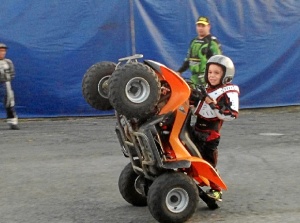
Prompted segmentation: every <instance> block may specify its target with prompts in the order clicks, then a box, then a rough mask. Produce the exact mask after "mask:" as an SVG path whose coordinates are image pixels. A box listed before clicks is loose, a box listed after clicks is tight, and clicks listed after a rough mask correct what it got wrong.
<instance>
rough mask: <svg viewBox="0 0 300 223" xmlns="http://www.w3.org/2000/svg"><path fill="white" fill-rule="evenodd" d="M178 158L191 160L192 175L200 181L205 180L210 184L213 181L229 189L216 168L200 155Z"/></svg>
mask: <svg viewBox="0 0 300 223" xmlns="http://www.w3.org/2000/svg"><path fill="white" fill-rule="evenodd" d="M178 160H187V161H190V162H191V170H192V171H191V172H192V177H193V178H194V179H195V180H196V181H198V182H199V183H200V182H204V183H205V184H206V185H207V186H209V184H210V183H209V182H213V183H215V184H216V185H218V186H219V187H221V188H222V189H224V190H227V186H226V184H225V183H224V181H223V180H222V179H221V177H220V175H219V174H218V173H217V171H216V170H215V168H213V167H212V165H210V164H209V163H208V162H207V161H205V160H204V159H202V158H199V157H194V156H192V157H186V158H181V159H178Z"/></svg>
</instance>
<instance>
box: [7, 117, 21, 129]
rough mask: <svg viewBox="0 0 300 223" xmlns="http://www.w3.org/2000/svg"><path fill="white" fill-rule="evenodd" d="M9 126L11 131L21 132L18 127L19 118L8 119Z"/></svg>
mask: <svg viewBox="0 0 300 223" xmlns="http://www.w3.org/2000/svg"><path fill="white" fill-rule="evenodd" d="M7 124H8V125H9V128H10V129H11V130H20V128H19V126H18V118H17V117H16V118H8V119H7Z"/></svg>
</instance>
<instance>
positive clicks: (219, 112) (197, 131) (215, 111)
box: [193, 84, 239, 191]
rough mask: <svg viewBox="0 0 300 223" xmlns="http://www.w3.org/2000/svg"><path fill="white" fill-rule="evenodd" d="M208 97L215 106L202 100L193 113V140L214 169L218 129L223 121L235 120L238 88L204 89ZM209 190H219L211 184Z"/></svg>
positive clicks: (218, 138)
mask: <svg viewBox="0 0 300 223" xmlns="http://www.w3.org/2000/svg"><path fill="white" fill-rule="evenodd" d="M206 91H207V93H208V95H209V96H210V97H211V98H212V99H215V100H216V102H217V105H215V108H211V106H210V105H208V104H207V103H206V102H205V99H202V100H201V101H200V102H199V103H198V105H197V107H196V110H195V112H194V114H195V115H196V116H197V120H196V123H195V126H194V131H193V138H194V142H195V144H196V146H197V148H198V149H199V151H200V153H201V155H202V158H203V159H204V160H206V161H207V162H209V163H210V164H211V165H212V166H213V167H216V165H217V161H218V148H217V147H218V145H219V142H220V136H221V135H220V129H221V127H222V125H223V122H224V121H231V120H234V119H236V118H237V116H238V110H239V87H238V86H236V85H233V84H225V85H219V86H217V87H208V88H206ZM211 188H212V189H214V190H219V191H220V190H221V189H220V188H219V187H218V186H217V185H214V184H213V183H211Z"/></svg>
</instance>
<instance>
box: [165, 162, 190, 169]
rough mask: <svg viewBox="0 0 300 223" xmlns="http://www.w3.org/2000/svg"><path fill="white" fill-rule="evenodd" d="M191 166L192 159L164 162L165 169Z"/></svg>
mask: <svg viewBox="0 0 300 223" xmlns="http://www.w3.org/2000/svg"><path fill="white" fill-rule="evenodd" d="M190 166H191V161H189V160H178V161H168V162H163V165H162V167H163V168H164V169H177V168H189V167H190Z"/></svg>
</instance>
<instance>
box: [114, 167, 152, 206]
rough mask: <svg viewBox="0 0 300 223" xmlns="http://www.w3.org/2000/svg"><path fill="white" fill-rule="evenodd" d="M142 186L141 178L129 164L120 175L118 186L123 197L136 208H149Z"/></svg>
mask: <svg viewBox="0 0 300 223" xmlns="http://www.w3.org/2000/svg"><path fill="white" fill-rule="evenodd" d="M141 184H142V183H141V178H140V176H139V175H138V174H136V173H135V172H134V170H133V168H132V165H131V163H129V164H127V165H126V166H125V167H124V169H123V171H122V172H121V174H120V177H119V183H118V185H119V191H120V193H121V195H122V197H123V198H124V199H125V200H126V201H127V202H128V203H130V204H132V205H134V206H147V197H146V196H145V195H143V192H142V188H141V187H142V185H141Z"/></svg>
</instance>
